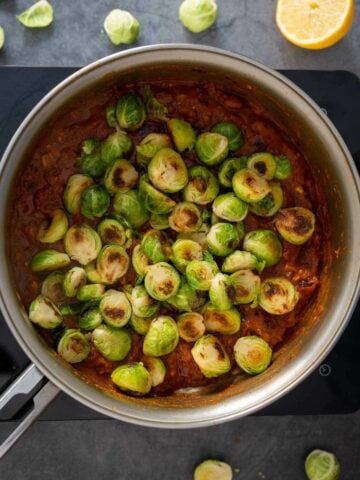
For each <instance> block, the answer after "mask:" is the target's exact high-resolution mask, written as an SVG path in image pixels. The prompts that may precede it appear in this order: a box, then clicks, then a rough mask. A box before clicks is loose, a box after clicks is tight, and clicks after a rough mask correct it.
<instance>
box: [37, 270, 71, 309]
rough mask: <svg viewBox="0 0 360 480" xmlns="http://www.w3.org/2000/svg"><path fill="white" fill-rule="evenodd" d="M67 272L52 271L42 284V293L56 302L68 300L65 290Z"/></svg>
mask: <svg viewBox="0 0 360 480" xmlns="http://www.w3.org/2000/svg"><path fill="white" fill-rule="evenodd" d="M64 276H65V274H64V273H63V272H51V273H50V274H49V275H48V276H47V277H46V278H45V280H44V281H43V283H42V285H41V295H43V296H44V297H46V298H48V299H49V300H51V301H52V302H54V303H62V302H64V301H65V300H66V296H65V294H64V290H63V282H64Z"/></svg>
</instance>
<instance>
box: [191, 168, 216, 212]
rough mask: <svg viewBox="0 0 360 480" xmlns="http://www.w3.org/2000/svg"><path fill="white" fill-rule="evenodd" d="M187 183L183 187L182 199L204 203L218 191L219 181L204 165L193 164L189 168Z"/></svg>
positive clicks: (211, 199) (209, 201)
mask: <svg viewBox="0 0 360 480" xmlns="http://www.w3.org/2000/svg"><path fill="white" fill-rule="evenodd" d="M189 178H190V180H189V183H188V184H187V185H186V187H185V188H184V200H186V201H187V202H193V203H197V204H198V205H206V204H208V203H211V202H212V201H213V200H214V199H215V198H216V197H217V195H218V193H219V183H218V181H217V180H216V177H215V175H213V174H212V173H211V172H210V171H209V170H208V169H207V168H206V167H203V166H202V165H193V166H192V167H190V169H189Z"/></svg>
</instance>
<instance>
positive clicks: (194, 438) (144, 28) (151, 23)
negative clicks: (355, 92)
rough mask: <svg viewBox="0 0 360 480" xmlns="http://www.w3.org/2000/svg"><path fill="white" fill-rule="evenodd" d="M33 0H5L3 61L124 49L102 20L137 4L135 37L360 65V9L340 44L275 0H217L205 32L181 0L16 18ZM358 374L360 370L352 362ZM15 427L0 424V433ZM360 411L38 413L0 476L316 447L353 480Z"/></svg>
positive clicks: (148, 472)
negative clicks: (178, 419) (312, 35)
mask: <svg viewBox="0 0 360 480" xmlns="http://www.w3.org/2000/svg"><path fill="white" fill-rule="evenodd" d="M31 3H32V1H31V0H30V1H25V0H17V1H16V2H15V1H13V0H2V1H1V3H0V25H2V26H3V27H4V28H5V31H6V36H7V39H6V47H5V49H4V50H3V51H2V52H0V64H2V65H43V66H45V65H47V66H53V65H68V66H71V65H76V66H78V65H83V64H86V63H88V62H91V61H93V60H95V59H97V58H100V57H102V56H105V55H108V54H110V53H114V52H116V51H118V50H120V48H119V47H114V46H112V45H111V44H110V43H109V41H108V39H107V37H106V35H105V33H104V31H103V28H102V24H103V19H104V17H105V16H106V14H107V13H108V11H109V10H111V9H113V8H116V7H120V8H124V9H129V10H130V11H132V12H133V13H134V14H135V15H136V16H137V18H138V19H139V21H140V23H141V35H140V37H139V40H138V43H137V44H136V45H147V44H152V43H165V42H186V43H199V44H206V45H213V46H217V47H221V48H225V49H228V50H231V51H233V52H237V53H241V54H244V55H247V56H250V57H253V58H255V59H257V60H260V61H262V62H264V63H266V64H267V65H269V66H271V67H274V68H304V69H329V70H334V69H345V70H350V71H353V72H355V73H357V74H358V75H360V28H359V25H360V18H359V9H358V11H357V19H356V22H355V24H354V26H353V29H352V31H351V32H350V34H349V35H348V36H347V37H346V38H345V39H344V40H343V41H341V42H340V43H339V44H338V45H336V46H334V47H332V48H331V49H327V50H324V51H319V52H311V51H305V50H301V49H299V48H297V47H295V46H293V45H291V44H289V43H288V42H287V41H286V40H284V39H283V38H282V37H281V35H280V34H279V32H278V31H277V28H276V26H275V24H274V20H273V18H274V5H275V2H274V1H270V0H218V4H219V17H218V21H217V23H216V26H215V27H213V28H212V29H210V30H209V31H208V32H205V33H202V34H200V35H198V36H195V35H192V34H191V33H189V32H187V31H185V30H184V29H183V28H182V26H181V24H180V23H179V22H178V21H177V10H178V5H179V3H180V0H179V1H175V0H152V2H147V1H145V0H122V1H121V2H115V1H110V0H102V1H101V2H97V1H95V0H75V1H73V2H68V1H67V2H66V1H64V0H63V1H60V0H52V4H53V5H54V8H55V22H54V24H53V26H51V27H50V28H48V29H45V30H38V31H30V30H26V29H25V28H24V27H22V26H21V25H20V24H19V23H18V22H17V20H16V19H15V16H14V15H15V13H18V12H20V11H22V10H23V9H24V8H26V7H27V6H29V5H30V4H31ZM356 4H357V6H358V7H360V0H356ZM354 374H356V372H354ZM12 428H13V425H11V424H10V423H1V424H0V441H1V440H2V439H4V438H5V436H6V435H7V434H8V433H9V432H10V430H11V429H12ZM359 439H360V413H357V414H353V415H346V416H296V417H290V416H283V417H249V418H244V419H240V420H237V421H234V422H232V423H230V424H225V425H221V426H217V427H211V428H207V429H203V430H190V431H175V430H167V431H164V430H154V429H145V428H142V427H135V426H132V425H127V424H124V423H120V422H116V421H114V420H99V421H77V422H38V423H36V424H35V425H34V426H33V427H32V428H31V429H30V430H29V431H28V433H27V434H26V435H25V436H24V437H23V438H22V439H21V441H20V442H19V443H18V444H17V445H16V446H15V447H14V448H13V450H12V451H11V452H10V453H9V454H8V455H7V457H6V458H5V459H4V460H3V461H2V462H1V464H0V479H1V480H30V479H33V480H42V479H51V480H73V479H74V480H75V479H76V480H78V479H83V478H84V479H85V478H86V479H88V480H95V479H96V480H97V479H98V478H101V479H102V480H110V479H111V480H115V479H122V480H126V479H138V480H145V479H146V480H163V479H168V480H170V479H171V480H185V479H191V478H192V471H193V468H194V466H195V465H196V464H197V463H198V462H199V461H201V460H202V459H204V458H208V457H216V458H222V459H225V460H227V461H229V462H230V463H231V464H232V465H233V467H234V468H236V469H239V471H238V472H237V473H236V474H235V476H234V479H239V480H240V479H246V480H283V479H284V480H285V479H286V480H289V479H291V480H297V479H299V480H300V479H302V478H305V476H304V474H303V460H304V457H305V455H306V453H307V452H308V451H310V450H311V449H312V448H315V447H317V448H327V449H330V450H333V451H334V452H336V453H337V455H338V456H339V458H340V460H341V462H342V465H343V471H344V475H343V477H342V478H344V479H345V480H358V478H359V474H360V457H359V448H360V440H359Z"/></svg>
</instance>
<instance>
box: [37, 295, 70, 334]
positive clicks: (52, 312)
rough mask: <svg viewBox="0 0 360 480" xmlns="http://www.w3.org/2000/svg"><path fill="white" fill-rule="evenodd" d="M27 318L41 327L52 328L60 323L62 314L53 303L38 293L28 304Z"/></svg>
mask: <svg viewBox="0 0 360 480" xmlns="http://www.w3.org/2000/svg"><path fill="white" fill-rule="evenodd" d="M29 319H30V320H31V321H32V323H35V324H36V325H39V327H41V328H46V329H47V330H53V329H54V328H56V327H58V326H59V325H61V324H62V321H63V319H62V315H61V313H60V311H59V309H58V308H57V307H56V305H54V303H53V302H52V301H51V300H49V299H48V298H46V297H44V296H43V295H39V296H38V297H36V298H35V300H33V301H32V302H31V304H30V307H29Z"/></svg>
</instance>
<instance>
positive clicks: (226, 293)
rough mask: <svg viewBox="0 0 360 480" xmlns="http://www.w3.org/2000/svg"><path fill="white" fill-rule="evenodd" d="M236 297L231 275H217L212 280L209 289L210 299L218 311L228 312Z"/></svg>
mask: <svg viewBox="0 0 360 480" xmlns="http://www.w3.org/2000/svg"><path fill="white" fill-rule="evenodd" d="M234 296H235V291H234V287H233V286H232V283H231V279H230V277H229V275H225V274H224V273H217V274H216V275H215V277H214V278H213V279H212V280H211V283H210V288H209V297H210V302H211V303H212V305H213V306H214V307H215V308H217V309H218V310H228V309H229V308H231V306H232V303H233V300H234Z"/></svg>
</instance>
